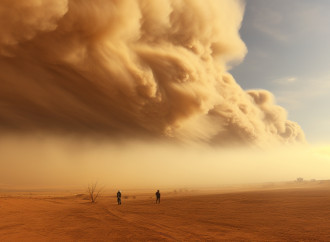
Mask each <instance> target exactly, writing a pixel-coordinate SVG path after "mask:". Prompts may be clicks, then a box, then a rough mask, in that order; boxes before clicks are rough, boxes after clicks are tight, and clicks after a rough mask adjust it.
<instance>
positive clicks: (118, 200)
mask: <svg viewBox="0 0 330 242" xmlns="http://www.w3.org/2000/svg"><path fill="white" fill-rule="evenodd" d="M117 202H118V205H121V192H120V191H118V192H117Z"/></svg>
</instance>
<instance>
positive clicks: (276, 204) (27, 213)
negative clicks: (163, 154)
mask: <svg viewBox="0 0 330 242" xmlns="http://www.w3.org/2000/svg"><path fill="white" fill-rule="evenodd" d="M133 194H134V193H133V192H130V194H129V195H128V194H126V195H125V194H124V193H123V202H122V205H117V203H116V198H115V196H113V195H112V194H111V196H110V194H102V196H101V197H100V198H99V199H98V200H97V202H96V203H94V204H92V203H91V202H89V201H88V200H87V197H86V196H85V195H83V194H75V195H74V194H64V195H59V194H55V193H54V194H51V193H49V192H48V193H46V192H35V193H32V192H31V193H24V192H8V191H6V192H4V191H2V192H1V193H0V241H191V240H192V241H199V240H201V241H208V240H209V241H215V240H216V241H330V229H329V224H330V182H328V181H314V182H309V183H303V184H295V183H292V184H289V185H283V184H282V185H274V184H270V185H269V184H268V185H263V186H260V187H255V188H250V189H247V188H244V189H241V190H240V189H238V188H235V189H232V190H230V189H228V190H219V191H217V190H209V191H207V190H205V191H194V192H193V191H185V192H183V191H182V192H173V191H172V192H169V191H167V192H163V193H162V197H161V203H160V204H155V198H154V191H150V192H149V193H148V192H145V193H141V194H140V193H136V194H135V195H133Z"/></svg>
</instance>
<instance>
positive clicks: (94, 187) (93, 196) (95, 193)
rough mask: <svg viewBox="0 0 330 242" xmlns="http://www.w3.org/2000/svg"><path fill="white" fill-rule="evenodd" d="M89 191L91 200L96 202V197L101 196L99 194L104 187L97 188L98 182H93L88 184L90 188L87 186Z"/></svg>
mask: <svg viewBox="0 0 330 242" xmlns="http://www.w3.org/2000/svg"><path fill="white" fill-rule="evenodd" d="M87 191H88V195H89V200H90V201H91V202H92V203H95V201H96V199H97V198H98V197H99V195H100V194H101V192H102V189H101V188H100V189H98V188H97V182H95V183H93V184H90V185H88V188H87Z"/></svg>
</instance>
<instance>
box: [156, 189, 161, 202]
mask: <svg viewBox="0 0 330 242" xmlns="http://www.w3.org/2000/svg"><path fill="white" fill-rule="evenodd" d="M156 203H160V192H159V190H157V192H156Z"/></svg>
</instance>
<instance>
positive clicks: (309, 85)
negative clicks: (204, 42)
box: [230, 0, 330, 144]
mask: <svg viewBox="0 0 330 242" xmlns="http://www.w3.org/2000/svg"><path fill="white" fill-rule="evenodd" d="M329 11H330V2H329V1H326V0H315V1H309V0H290V1H285V0H277V1H272V0H247V1H246V7H245V14H244V19H243V23H242V27H241V30H240V34H241V37H242V39H243V41H244V42H245V44H246V46H247V48H248V53H247V55H246V57H245V59H244V61H243V62H242V63H241V64H240V65H238V66H235V67H234V68H233V69H232V70H231V71H230V72H231V73H232V74H233V76H234V77H235V79H236V81H237V82H238V83H239V84H240V85H241V86H242V87H243V88H244V89H255V88H257V89H258V88H262V89H267V90H269V91H271V92H272V93H273V94H274V95H275V98H276V101H277V103H278V104H279V105H281V106H283V107H285V109H286V110H287V111H288V115H289V119H291V120H293V121H296V122H298V123H299V125H301V127H302V129H303V130H304V132H305V135H306V139H307V141H308V142H309V143H311V144H320V143H321V144H322V143H323V144H326V143H329V142H330V109H329V104H330V95H329V94H330V68H329V67H330V29H329V26H330V15H329Z"/></svg>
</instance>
